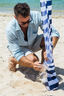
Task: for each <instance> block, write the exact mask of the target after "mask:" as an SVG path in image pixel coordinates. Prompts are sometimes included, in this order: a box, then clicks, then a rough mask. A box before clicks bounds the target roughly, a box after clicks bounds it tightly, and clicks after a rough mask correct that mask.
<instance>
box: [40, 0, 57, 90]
mask: <svg viewBox="0 0 64 96" xmlns="http://www.w3.org/2000/svg"><path fill="white" fill-rule="evenodd" d="M40 7H41V20H42V30H43V32H44V40H45V48H46V54H47V58H48V60H47V61H44V65H45V66H46V73H47V77H46V78H42V81H43V83H44V84H45V86H46V88H47V89H48V90H55V89H57V88H58V85H59V82H58V79H57V77H56V72H55V65H54V59H53V53H52V47H53V45H52V41H51V32H52V0H40ZM42 74H43V73H42Z"/></svg>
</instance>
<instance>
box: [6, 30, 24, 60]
mask: <svg viewBox="0 0 64 96" xmlns="http://www.w3.org/2000/svg"><path fill="white" fill-rule="evenodd" d="M6 35H7V39H8V45H9V50H10V51H11V52H12V55H13V56H14V57H15V58H16V60H17V61H19V60H20V58H22V56H24V52H23V51H22V48H20V46H19V44H18V40H17V38H16V36H15V35H14V34H13V33H12V32H10V31H7V32H6Z"/></svg>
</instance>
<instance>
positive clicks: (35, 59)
mask: <svg viewBox="0 0 64 96" xmlns="http://www.w3.org/2000/svg"><path fill="white" fill-rule="evenodd" d="M26 58H27V59H29V60H31V61H33V62H35V61H39V59H38V57H37V56H36V55H35V54H33V53H31V54H29V55H27V56H26Z"/></svg>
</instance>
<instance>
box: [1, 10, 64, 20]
mask: <svg viewBox="0 0 64 96" xmlns="http://www.w3.org/2000/svg"><path fill="white" fill-rule="evenodd" d="M62 12H63V11H62ZM13 15H14V13H13V12H0V16H13ZM52 18H64V14H58V13H57V14H56V11H54V13H53V14H52Z"/></svg>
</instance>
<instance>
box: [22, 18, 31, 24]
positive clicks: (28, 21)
mask: <svg viewBox="0 0 64 96" xmlns="http://www.w3.org/2000/svg"><path fill="white" fill-rule="evenodd" d="M31 21H32V20H31V19H29V20H27V21H26V22H22V23H21V25H25V24H28V23H30V22H31Z"/></svg>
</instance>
